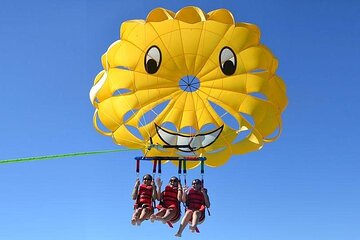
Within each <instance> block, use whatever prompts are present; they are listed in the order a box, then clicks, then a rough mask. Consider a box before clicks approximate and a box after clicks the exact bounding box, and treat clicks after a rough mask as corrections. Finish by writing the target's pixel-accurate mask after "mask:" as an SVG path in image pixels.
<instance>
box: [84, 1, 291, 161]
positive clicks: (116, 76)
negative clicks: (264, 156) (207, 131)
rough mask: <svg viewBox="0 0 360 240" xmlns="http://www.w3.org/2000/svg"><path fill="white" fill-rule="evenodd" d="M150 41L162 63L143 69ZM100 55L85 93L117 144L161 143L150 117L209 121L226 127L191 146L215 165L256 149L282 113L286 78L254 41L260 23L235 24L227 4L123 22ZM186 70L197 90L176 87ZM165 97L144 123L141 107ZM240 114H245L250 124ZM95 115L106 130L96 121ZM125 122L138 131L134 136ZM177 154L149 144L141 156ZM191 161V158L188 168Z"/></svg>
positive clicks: (193, 123)
mask: <svg viewBox="0 0 360 240" xmlns="http://www.w3.org/2000/svg"><path fill="white" fill-rule="evenodd" d="M152 46H156V47H157V48H158V49H159V50H160V52H161V62H160V67H159V69H158V70H157V72H156V73H153V74H149V73H148V72H147V71H146V69H145V65H144V62H145V60H144V59H146V54H147V51H148V50H149V49H150V48H151V47H152ZM224 47H228V48H230V49H232V51H233V52H234V53H235V57H236V69H235V72H234V73H233V74H232V75H225V74H224V73H223V72H222V70H221V67H220V63H219V59H220V58H219V54H220V52H221V51H222V49H223V48H224ZM151 57H152V56H151ZM101 61H102V65H103V68H104V70H103V71H101V72H100V73H99V74H98V75H97V76H96V78H95V81H94V87H93V88H95V86H96V85H97V84H98V86H97V87H96V91H95V90H94V91H93V93H91V94H93V95H94V96H93V97H92V98H93V99H94V100H92V103H93V105H94V107H95V108H96V111H95V115H94V126H95V128H96V129H97V130H98V131H99V132H100V133H102V134H104V135H108V136H109V135H110V136H112V138H113V140H114V141H115V143H116V144H120V145H124V146H126V147H129V148H138V147H139V146H143V147H144V151H146V150H145V148H146V146H148V144H149V139H150V137H152V139H153V142H154V143H159V144H164V143H163V142H162V140H161V139H160V138H159V136H157V134H156V129H155V124H154V123H156V124H157V125H159V126H161V125H162V124H163V123H166V122H168V123H172V124H173V125H174V126H176V128H177V130H178V131H180V129H182V128H184V127H193V128H194V129H195V130H196V131H199V130H200V129H201V128H202V127H203V126H205V125H207V124H213V125H214V126H216V127H221V126H224V128H223V131H222V133H221V134H220V136H219V137H218V139H217V140H216V141H215V142H214V143H213V144H212V145H210V146H208V147H206V148H201V149H199V150H198V151H197V153H198V154H202V155H203V156H205V157H207V159H208V160H207V161H206V162H205V163H206V164H207V165H208V166H212V167H217V166H220V165H223V164H225V163H226V162H227V161H228V159H229V158H230V157H231V156H232V155H234V154H245V153H248V152H251V151H256V150H259V149H260V148H262V146H263V145H264V142H271V141H274V140H275V139H276V138H277V137H278V135H279V134H280V132H281V113H282V112H283V111H284V109H285V107H286V106H287V101H288V100H287V96H286V87H285V84H284V82H283V80H282V79H281V78H280V77H278V76H277V75H276V69H277V67H278V61H277V59H276V58H275V57H274V55H273V54H272V53H271V51H270V50H269V49H268V48H267V47H265V46H264V45H262V44H261V43H260V30H259V28H258V27H257V26H255V25H253V24H249V23H235V21H234V18H233V16H232V14H231V12H229V11H228V10H226V9H218V10H214V11H212V12H209V13H204V12H203V11H202V10H201V9H199V8H197V7H191V6H190V7H185V8H183V9H180V10H179V11H178V12H177V13H174V12H172V11H170V10H166V9H163V8H156V9H154V10H152V11H151V12H150V13H149V15H148V16H147V18H146V20H130V21H126V22H124V23H123V24H122V26H121V30H120V40H117V41H116V42H114V43H113V44H112V45H111V46H110V47H109V49H108V50H107V51H106V53H105V54H104V55H103V56H102V59H101ZM105 74H106V75H105ZM187 75H190V76H196V77H197V78H198V79H199V82H200V87H199V89H198V90H196V91H193V92H185V91H183V90H182V89H181V88H180V87H179V80H180V79H181V78H182V77H184V76H187ZM102 77H105V78H106V80H105V82H103V81H101V80H100V79H102ZM99 84H102V85H100V86H99ZM97 89H99V90H97ZM122 90H124V91H125V93H121V91H122ZM94 92H95V93H94ZM117 93H119V94H117ZM253 93H261V94H262V95H263V96H265V98H259V97H256V96H254V95H253ZM166 101H168V102H169V103H168V105H167V106H166V107H165V109H164V110H163V111H162V112H161V113H160V114H159V115H158V116H156V117H155V119H154V121H153V122H143V119H144V115H145V113H147V112H149V111H151V110H152V109H153V108H154V107H156V106H158V105H159V104H161V103H164V102H166ZM211 102H212V103H215V104H217V105H218V106H220V107H222V108H223V109H225V110H226V111H227V112H228V113H229V114H231V115H232V117H233V118H234V119H235V120H236V121H237V124H238V126H239V127H238V128H237V129H233V128H232V127H230V126H228V125H227V124H226V123H225V122H224V121H223V120H222V118H221V116H219V115H218V113H217V112H216V111H215V110H214V109H213V106H212V105H211ZM127 114H129V115H131V117H126V115H127ZM245 115H249V116H251V117H252V119H253V122H249V120H248V119H246V118H244V116H245ZM98 121H100V122H101V123H102V125H103V128H106V130H102V129H101V128H100V127H99V126H98V123H97V122H98ZM130 126H131V127H134V128H136V129H138V131H139V133H140V134H141V136H136V135H135V134H134V133H133V132H132V131H131V130H130V129H129V127H130ZM244 131H247V133H248V135H247V136H246V137H244V138H243V139H241V140H240V141H237V140H236V138H237V136H238V134H241V133H242V132H244ZM181 154H182V153H181V152H179V151H178V150H176V149H166V150H165V149H152V150H150V151H149V152H148V153H147V156H167V155H172V156H177V155H181ZM197 165H198V163H189V167H190V168H193V167H196V166H197Z"/></svg>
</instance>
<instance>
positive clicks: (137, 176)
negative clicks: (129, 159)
mask: <svg viewBox="0 0 360 240" xmlns="http://www.w3.org/2000/svg"><path fill="white" fill-rule="evenodd" d="M139 174H140V159H137V160H136V179H139Z"/></svg>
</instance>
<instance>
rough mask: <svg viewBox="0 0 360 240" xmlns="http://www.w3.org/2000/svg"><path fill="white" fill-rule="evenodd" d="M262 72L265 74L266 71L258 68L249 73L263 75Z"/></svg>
mask: <svg viewBox="0 0 360 240" xmlns="http://www.w3.org/2000/svg"><path fill="white" fill-rule="evenodd" d="M263 72H267V70H265V69H261V68H258V69H254V70H251V71H250V73H263Z"/></svg>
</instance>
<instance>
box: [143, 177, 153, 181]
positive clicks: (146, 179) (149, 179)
mask: <svg viewBox="0 0 360 240" xmlns="http://www.w3.org/2000/svg"><path fill="white" fill-rule="evenodd" d="M143 180H144V181H145V180H152V179H151V178H143Z"/></svg>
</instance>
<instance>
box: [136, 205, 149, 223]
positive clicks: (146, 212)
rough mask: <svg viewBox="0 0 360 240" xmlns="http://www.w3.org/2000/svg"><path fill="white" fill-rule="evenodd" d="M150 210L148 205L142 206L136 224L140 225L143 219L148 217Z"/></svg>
mask: <svg viewBox="0 0 360 240" xmlns="http://www.w3.org/2000/svg"><path fill="white" fill-rule="evenodd" d="M151 214H152V211H151V210H150V209H149V208H148V207H144V208H143V209H142V211H141V214H140V217H139V220H138V221H137V224H138V225H140V224H141V223H142V222H143V221H144V220H146V219H149V218H150V215H151Z"/></svg>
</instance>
